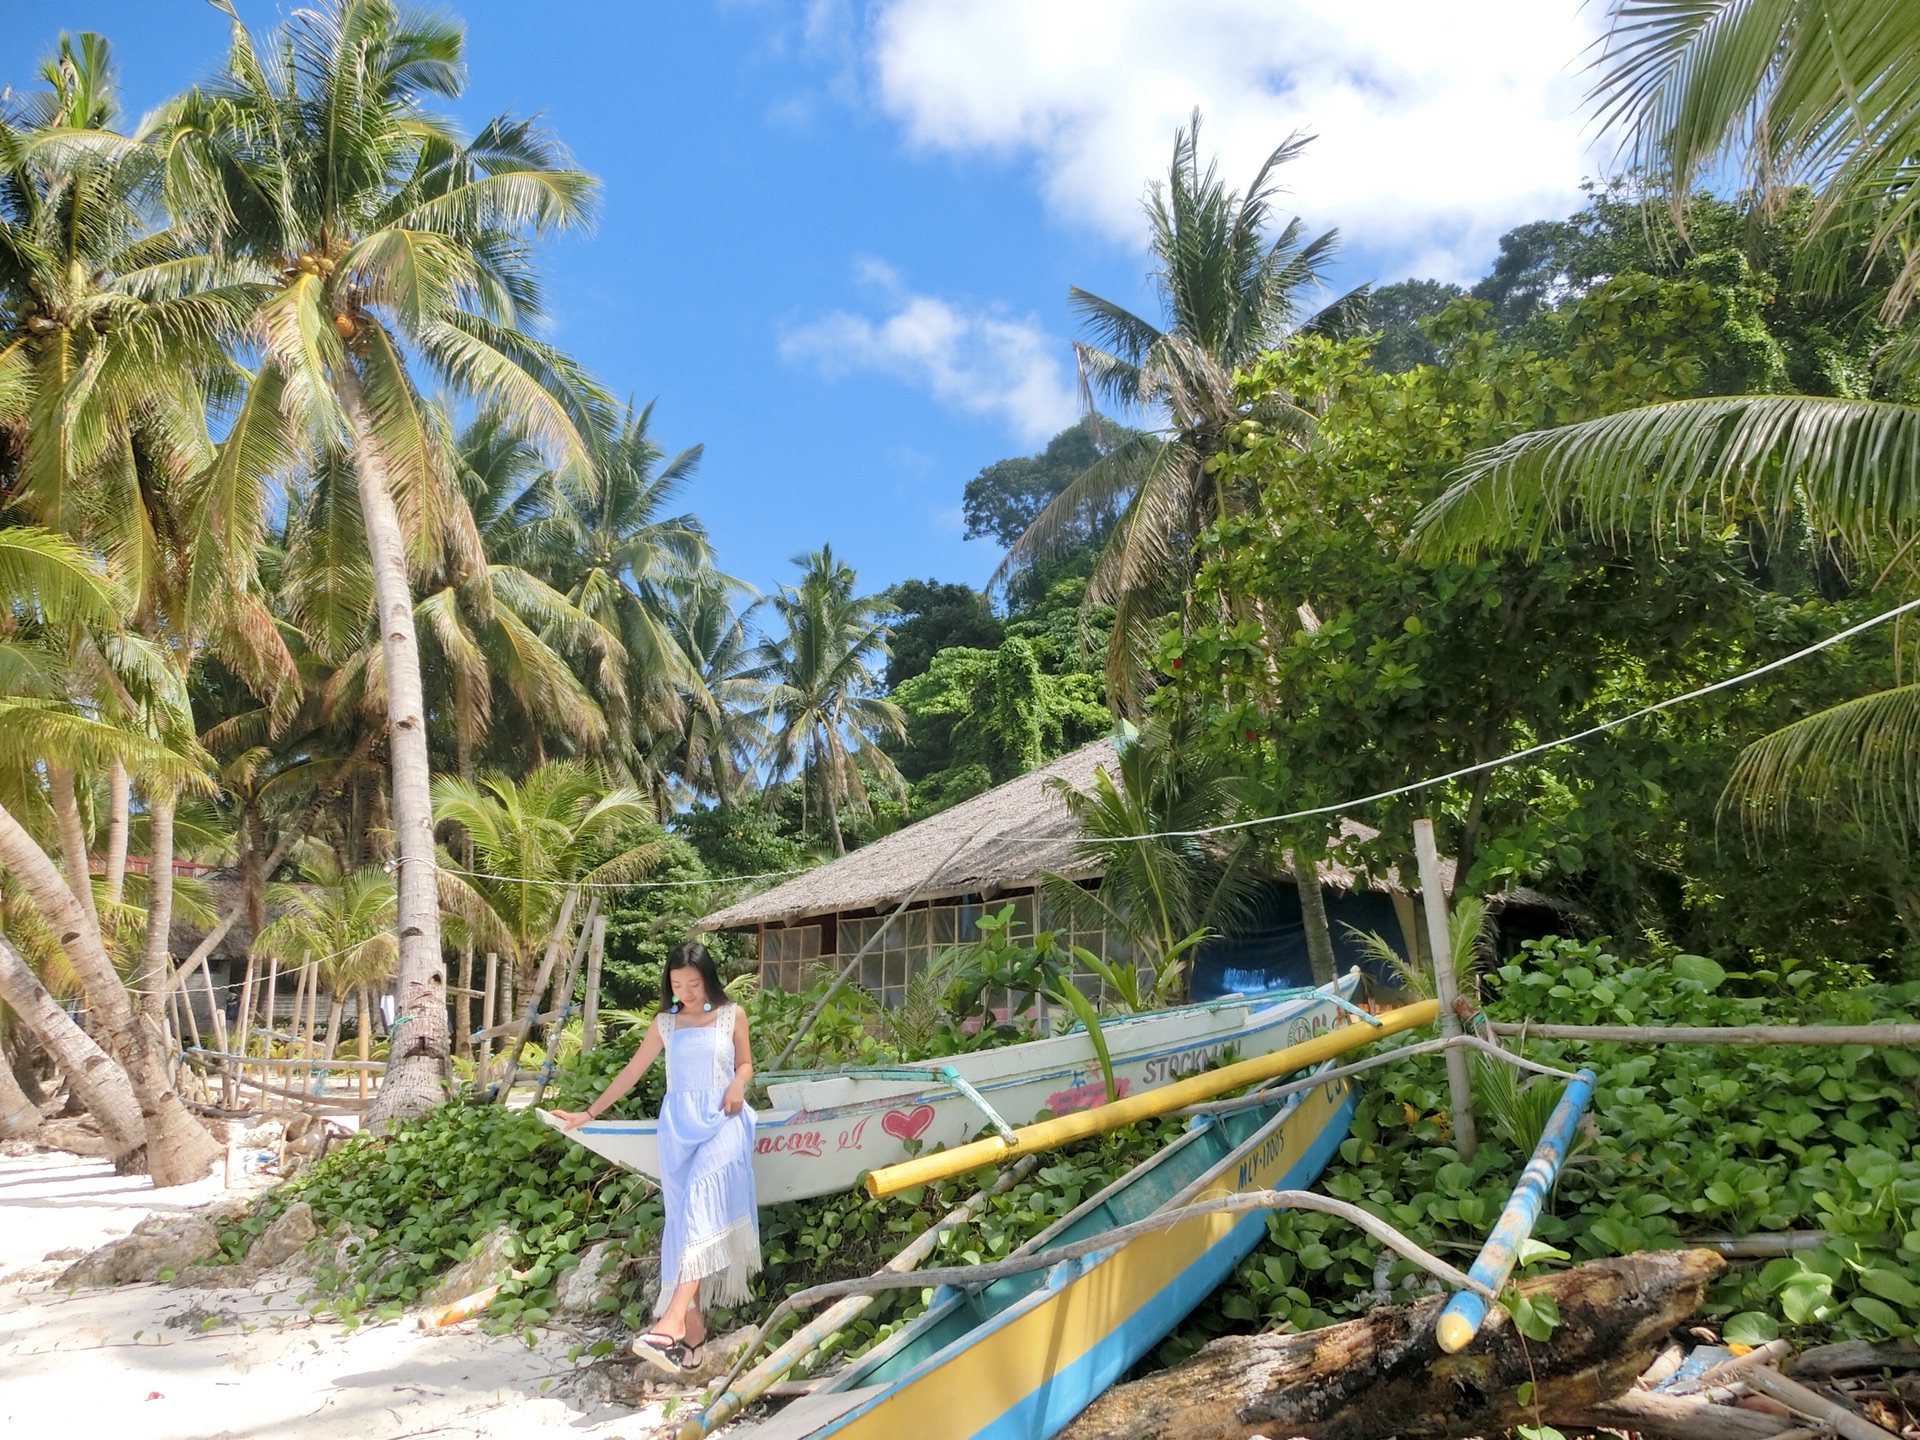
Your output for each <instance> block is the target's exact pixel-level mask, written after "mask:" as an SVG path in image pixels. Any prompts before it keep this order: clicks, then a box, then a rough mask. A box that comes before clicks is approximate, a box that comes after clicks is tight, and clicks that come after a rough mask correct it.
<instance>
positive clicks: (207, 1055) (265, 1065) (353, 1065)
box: [194, 1050, 387, 1071]
mask: <svg viewBox="0 0 1920 1440" xmlns="http://www.w3.org/2000/svg"><path fill="white" fill-rule="evenodd" d="M194 1057H195V1058H196V1059H201V1060H232V1061H242V1062H244V1063H245V1064H247V1065H249V1066H252V1067H254V1068H256V1069H262V1070H301V1069H327V1070H359V1069H363V1068H364V1069H367V1070H372V1071H380V1070H384V1069H386V1068H387V1062H386V1061H384V1060H329V1059H327V1058H326V1057H325V1056H322V1055H313V1056H308V1057H306V1058H298V1057H291V1056H286V1055H244V1056H243V1055H233V1054H230V1053H228V1052H226V1051H223V1050H196V1051H195V1052H194Z"/></svg>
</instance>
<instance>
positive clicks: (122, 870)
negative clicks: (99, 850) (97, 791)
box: [106, 760, 128, 905]
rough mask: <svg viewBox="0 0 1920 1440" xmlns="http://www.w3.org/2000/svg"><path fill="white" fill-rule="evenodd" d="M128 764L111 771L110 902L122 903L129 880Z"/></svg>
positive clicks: (108, 787)
mask: <svg viewBox="0 0 1920 1440" xmlns="http://www.w3.org/2000/svg"><path fill="white" fill-rule="evenodd" d="M127 783H128V782H127V767H126V766H124V765H122V764H121V763H120V762H119V761H118V760H115V761H114V762H113V764H112V766H111V767H110V768H109V769H108V771H107V866H106V870H107V903H108V904H109V905H118V904H119V903H120V896H121V895H122V894H123V893H124V892H125V890H126V884H127V799H128V796H127Z"/></svg>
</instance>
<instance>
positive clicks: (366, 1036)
mask: <svg viewBox="0 0 1920 1440" xmlns="http://www.w3.org/2000/svg"><path fill="white" fill-rule="evenodd" d="M369 1008H370V1007H369V1006H368V1004H367V987H366V986H365V985H364V984H362V985H356V986H354V989H353V1028H354V1032H355V1038H356V1039H358V1041H359V1045H358V1047H357V1048H358V1049H359V1051H360V1098H361V1099H362V1100H364V1099H366V1098H367V1071H368V1070H370V1069H371V1068H372V1067H373V1060H372V1058H371V1057H372V1055H373V1016H372V1015H371V1014H369V1013H368V1012H369Z"/></svg>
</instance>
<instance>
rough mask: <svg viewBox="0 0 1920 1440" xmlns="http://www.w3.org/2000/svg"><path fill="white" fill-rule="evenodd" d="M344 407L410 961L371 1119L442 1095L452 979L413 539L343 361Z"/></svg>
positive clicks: (403, 935)
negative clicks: (368, 567) (383, 675)
mask: <svg viewBox="0 0 1920 1440" xmlns="http://www.w3.org/2000/svg"><path fill="white" fill-rule="evenodd" d="M337 384H338V388H339V397H340V407H341V409H342V410H343V411H344V412H345V414H346V417H347V424H348V425H349V426H350V427H351V428H352V430H353V441H354V445H353V459H354V470H355V472H356V479H357V480H358V482H359V490H360V514H361V518H362V522H363V523H364V524H365V526H366V530H367V550H368V552H369V554H370V555H371V556H372V559H373V587H374V601H375V604H376V606H377V607H378V610H379V620H380V647H381V653H382V655H383V656H384V657H385V660H386V667H387V743H388V756H389V762H390V764H391V766H392V771H393V830H394V848H395V850H396V851H397V852H398V853H397V859H398V862H399V871H398V874H397V876H396V877H395V878H396V884H395V889H396V890H397V892H398V896H399V905H398V915H397V919H396V925H397V928H398V931H399V941H400V947H399V948H400V962H399V969H398V974H397V975H396V977H395V990H396V997H395V998H396V1002H397V1004H398V1005H399V1013H398V1014H397V1015H395V1016H394V1022H393V1034H392V1037H391V1039H390V1041H389V1043H388V1046H387V1073H386V1076H385V1078H384V1080H383V1081H382V1083H381V1086H380V1098H379V1099H378V1100H377V1101H376V1102H375V1104H374V1107H373V1109H372V1110H370V1111H369V1112H368V1114H367V1122H368V1124H369V1125H383V1124H385V1123H386V1122H387V1121H388V1120H391V1119H393V1118H394V1117H395V1116H398V1115H414V1114H418V1113H419V1112H421V1111H423V1110H426V1109H428V1108H430V1107H431V1106H433V1105H436V1104H438V1103H439V1102H440V1100H441V1099H442V1098H444V1095H445V1087H444V1084H443V1080H444V1077H445V1075H446V1071H447V1066H448V1063H449V1058H448V1048H447V976H446V965H445V961H444V959H443V957H442V956H441V954H440V896H439V884H438V880H437V878H436V876H435V860H434V848H433V798H432V781H433V776H432V773H431V770H430V768H429V766H428V763H427V721H426V714H427V707H426V700H425V698H424V696H423V692H422V689H421V683H420V641H419V637H418V636H417V635H416V634H415V632H414V627H413V590H412V587H411V586H410V585H409V584H408V581H407V551H406V541H405V537H404V536H403V534H402V532H401V529H400V515H399V512H398V511H397V510H396V509H395V508H394V503H393V494H392V492H391V491H390V490H389V489H388V485H387V466H386V463H385V457H384V455H383V453H382V450H381V447H380V442H379V440H378V438H377V437H376V435H375V434H374V426H373V417H372V416H371V414H370V413H369V412H368V409H367V401H366V396H365V394H364V393H363V392H362V391H361V388H360V381H359V377H358V376H356V375H355V374H354V373H353V370H352V367H351V366H350V365H347V366H342V367H341V369H340V371H339V373H338V379H337Z"/></svg>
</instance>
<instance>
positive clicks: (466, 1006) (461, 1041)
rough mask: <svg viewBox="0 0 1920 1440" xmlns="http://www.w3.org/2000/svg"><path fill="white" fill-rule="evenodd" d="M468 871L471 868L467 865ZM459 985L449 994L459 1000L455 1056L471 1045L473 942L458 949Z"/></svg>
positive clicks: (455, 1027)
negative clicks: (454, 995)
mask: <svg viewBox="0 0 1920 1440" xmlns="http://www.w3.org/2000/svg"><path fill="white" fill-rule="evenodd" d="M467 868H468V869H472V868H473V867H472V866H471V865H469V866H468V867H467ZM459 975H460V984H459V985H458V986H457V987H451V988H450V989H449V991H448V993H449V994H457V995H458V996H459V997H460V998H459V999H458V1000H456V1001H454V1005H453V1049H454V1053H455V1054H457V1055H464V1054H466V1053H467V1051H468V1049H469V1048H471V1046H472V1044H473V1038H472V1037H473V998H472V997H473V942H472V941H468V942H467V943H466V944H464V945H462V946H461V947H460V971H459Z"/></svg>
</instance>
